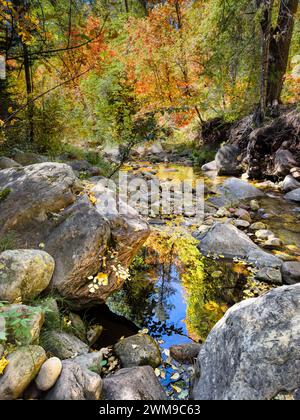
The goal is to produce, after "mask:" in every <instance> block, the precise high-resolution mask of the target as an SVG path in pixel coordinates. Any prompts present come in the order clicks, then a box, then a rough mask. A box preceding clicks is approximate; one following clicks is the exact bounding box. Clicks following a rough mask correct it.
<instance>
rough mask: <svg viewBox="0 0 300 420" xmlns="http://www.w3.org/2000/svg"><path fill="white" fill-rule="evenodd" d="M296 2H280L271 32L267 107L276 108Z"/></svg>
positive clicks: (290, 37) (286, 0)
mask: <svg viewBox="0 0 300 420" xmlns="http://www.w3.org/2000/svg"><path fill="white" fill-rule="evenodd" d="M298 3H299V1H298V0H281V3H280V9H279V15H278V20H277V26H276V28H275V29H273V30H272V36H271V42H270V56H269V69H268V86H267V106H268V107H270V108H273V107H277V105H278V103H279V102H280V96H281V92H282V88H283V82H284V76H285V73H286V69H287V64H288V59H289V51H290V45H291V40H292V35H293V27H294V17H295V14H296V12H297V8H298Z"/></svg>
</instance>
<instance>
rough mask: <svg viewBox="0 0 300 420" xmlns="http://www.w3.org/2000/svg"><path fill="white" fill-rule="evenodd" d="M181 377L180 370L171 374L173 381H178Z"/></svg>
mask: <svg viewBox="0 0 300 420" xmlns="http://www.w3.org/2000/svg"><path fill="white" fill-rule="evenodd" d="M179 378H180V374H179V373H178V372H176V373H174V375H172V376H171V379H172V381H178V379H179Z"/></svg>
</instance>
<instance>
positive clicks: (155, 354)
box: [114, 334, 162, 368]
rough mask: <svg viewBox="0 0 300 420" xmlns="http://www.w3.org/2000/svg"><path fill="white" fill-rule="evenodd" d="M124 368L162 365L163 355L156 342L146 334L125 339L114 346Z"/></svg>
mask: <svg viewBox="0 0 300 420" xmlns="http://www.w3.org/2000/svg"><path fill="white" fill-rule="evenodd" d="M114 351H115V353H116V355H117V356H118V357H119V359H120V360H121V364H122V367H125V368H127V367H133V366H147V365H148V366H152V367H153V368H156V367H157V366H159V365H160V364H161V363H162V359H161V353H160V349H159V346H158V344H157V343H156V341H155V340H154V339H153V338H152V337H150V336H149V335H146V334H137V335H133V336H131V337H127V338H124V339H123V340H121V341H119V342H118V343H117V344H116V345H115V346H114Z"/></svg>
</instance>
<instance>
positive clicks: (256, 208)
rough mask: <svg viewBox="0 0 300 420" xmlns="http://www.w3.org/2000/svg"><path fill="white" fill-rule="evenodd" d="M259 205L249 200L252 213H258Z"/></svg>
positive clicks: (255, 201)
mask: <svg viewBox="0 0 300 420" xmlns="http://www.w3.org/2000/svg"><path fill="white" fill-rule="evenodd" d="M259 207H260V206H259V203H258V201H257V200H251V201H250V208H251V210H252V211H258V210H259Z"/></svg>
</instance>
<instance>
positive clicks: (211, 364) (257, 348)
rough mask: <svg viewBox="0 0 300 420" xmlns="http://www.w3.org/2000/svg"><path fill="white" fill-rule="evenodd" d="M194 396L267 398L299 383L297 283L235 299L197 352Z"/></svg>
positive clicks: (299, 302)
mask: <svg viewBox="0 0 300 420" xmlns="http://www.w3.org/2000/svg"><path fill="white" fill-rule="evenodd" d="M198 366H199V371H200V378H198V379H197V380H196V382H195V385H194V389H193V398H194V399H196V400H269V399H272V398H273V397H275V396H276V395H277V394H278V393H279V392H281V391H287V392H292V391H294V390H295V389H297V388H299V386H300V284H297V285H295V286H283V287H279V288H277V289H274V290H272V291H271V292H269V293H267V294H265V295H263V296H261V297H259V298H256V299H248V300H246V301H243V302H241V303H239V304H237V305H234V306H233V307H232V308H231V309H229V310H228V311H227V313H226V314H225V316H224V317H223V318H222V319H221V320H220V321H219V322H218V323H217V324H216V325H215V327H214V328H213V329H212V331H211V332H210V334H209V336H208V338H207V340H206V341H205V343H204V344H203V347H202V349H201V351H200V353H199V356H198Z"/></svg>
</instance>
